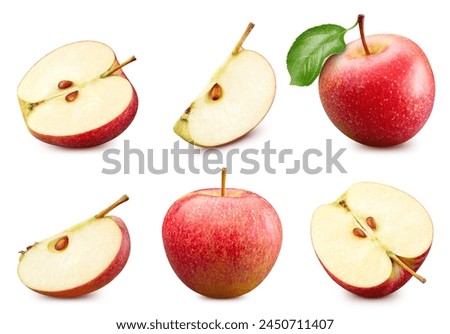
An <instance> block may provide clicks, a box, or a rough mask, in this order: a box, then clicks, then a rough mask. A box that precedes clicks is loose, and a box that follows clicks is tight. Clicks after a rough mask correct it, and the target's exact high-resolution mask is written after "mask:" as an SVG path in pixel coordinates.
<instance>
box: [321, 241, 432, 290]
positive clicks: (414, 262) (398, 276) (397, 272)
mask: <svg viewBox="0 0 450 334" xmlns="http://www.w3.org/2000/svg"><path fill="white" fill-rule="evenodd" d="M430 248H431V246H430V247H429V248H428V250H427V251H426V252H425V253H423V254H422V255H421V256H418V257H416V258H414V259H408V258H400V259H401V260H402V261H403V262H404V263H405V264H406V265H407V266H408V267H410V268H411V269H412V270H413V271H415V272H417V270H418V269H419V268H420V266H421V265H422V263H423V262H424V261H425V259H426V257H427V255H428V253H429V251H430ZM319 261H320V259H319ZM320 263H321V264H322V267H323V268H324V269H325V271H326V272H327V274H328V275H329V276H330V277H331V278H332V279H333V281H335V282H336V283H337V284H339V285H340V286H341V287H343V288H344V289H346V290H347V291H350V292H352V293H354V294H355V295H358V296H361V297H365V298H381V297H384V296H387V295H389V294H391V293H393V292H395V291H397V290H398V289H400V288H401V287H402V286H403V285H405V284H406V282H408V281H409V280H410V279H411V277H412V276H411V275H410V274H409V273H408V272H407V271H406V270H405V269H403V268H401V267H400V266H399V265H398V264H397V263H395V262H393V263H392V273H391V276H390V277H389V279H388V280H386V281H385V282H383V283H381V284H379V285H377V286H373V287H370V288H365V287H358V286H353V285H350V284H347V283H345V282H343V281H342V280H340V279H339V278H337V277H336V276H335V275H333V274H332V273H331V272H330V271H329V270H328V269H327V268H326V267H325V266H324V264H323V263H322V261H320Z"/></svg>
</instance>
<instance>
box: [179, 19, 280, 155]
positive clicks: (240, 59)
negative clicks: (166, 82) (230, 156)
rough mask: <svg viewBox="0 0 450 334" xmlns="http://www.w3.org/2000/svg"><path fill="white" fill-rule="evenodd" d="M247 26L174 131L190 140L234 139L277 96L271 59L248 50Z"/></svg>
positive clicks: (215, 142)
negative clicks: (246, 45)
mask: <svg viewBox="0 0 450 334" xmlns="http://www.w3.org/2000/svg"><path fill="white" fill-rule="evenodd" d="M253 26H254V24H253V23H250V24H249V25H248V27H247V30H246V31H245V33H244V34H243V36H242V37H241V39H240V40H239V42H238V43H237V45H236V46H235V48H234V49H233V51H232V53H231V55H230V56H229V57H228V58H227V59H226V61H225V62H224V64H223V65H222V66H221V67H220V68H219V69H218V70H217V71H216V73H215V74H214V75H213V76H212V77H211V79H210V80H209V82H208V84H207V85H206V86H205V88H204V90H203V91H202V92H201V93H200V94H199V95H198V97H197V98H196V99H195V100H194V101H193V102H192V103H191V105H190V106H189V107H188V108H187V109H186V111H185V112H184V113H183V114H182V115H181V117H180V119H179V120H178V121H177V122H176V123H175V126H174V131H175V133H176V134H178V135H179V136H180V137H181V138H183V139H184V140H186V141H187V142H189V143H192V144H194V145H197V146H203V147H214V146H220V145H224V144H227V143H229V142H232V141H234V140H236V139H238V138H240V137H242V136H244V135H245V134H247V133H248V132H250V131H251V130H252V129H253V128H255V127H256V126H257V125H258V124H259V123H260V122H261V120H262V119H263V118H264V117H265V115H266V114H267V112H268V111H269V109H270V107H271V106H272V102H273V100H274V97H275V90H276V81H275V74H274V71H273V69H272V67H271V65H270V64H269V62H268V61H267V60H266V59H265V58H264V57H263V56H262V55H261V54H259V53H257V52H255V51H252V50H245V49H243V48H242V44H243V42H244V41H245V39H246V37H247V36H248V34H249V33H250V31H251V30H252V28H253Z"/></svg>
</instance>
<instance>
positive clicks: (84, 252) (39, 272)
mask: <svg viewBox="0 0 450 334" xmlns="http://www.w3.org/2000/svg"><path fill="white" fill-rule="evenodd" d="M127 200H128V196H126V195H124V196H122V197H121V198H120V199H119V200H118V201H116V202H115V203H113V204H112V205H110V206H109V207H108V208H106V209H105V210H103V211H101V212H100V213H98V214H97V215H95V216H93V217H91V218H90V219H88V220H86V221H84V222H82V223H80V224H77V225H75V226H73V227H71V228H69V229H67V230H65V231H63V232H61V233H58V234H56V235H54V236H52V237H50V238H47V239H44V240H42V241H40V242H37V243H35V244H34V245H32V246H29V247H27V249H26V250H24V251H21V252H20V253H21V256H20V260H19V266H18V269H17V272H18V275H19V278H20V280H21V281H22V282H23V283H24V284H25V285H26V286H27V287H28V288H30V289H31V290H34V291H36V292H38V293H41V294H44V295H47V296H52V297H64V298H68V297H78V296H81V295H85V294H87V293H90V292H93V291H95V290H98V289H100V288H102V287H104V286H105V285H106V284H108V283H110V282H111V281H112V280H113V279H114V278H115V277H116V276H117V275H118V274H119V273H120V272H121V271H122V269H123V268H124V267H125V265H126V263H127V261H128V257H129V255H130V245H131V243H130V236H129V233H128V229H127V227H126V226H125V224H124V222H123V221H122V220H121V219H120V218H118V217H115V216H106V214H107V213H108V212H109V211H110V210H112V209H113V208H115V207H116V206H118V205H119V204H121V203H123V202H125V201H127Z"/></svg>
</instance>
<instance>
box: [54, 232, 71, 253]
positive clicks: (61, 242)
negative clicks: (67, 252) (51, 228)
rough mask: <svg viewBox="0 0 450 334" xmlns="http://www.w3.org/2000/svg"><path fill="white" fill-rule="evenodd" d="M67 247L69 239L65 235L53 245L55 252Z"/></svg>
mask: <svg viewBox="0 0 450 334" xmlns="http://www.w3.org/2000/svg"><path fill="white" fill-rule="evenodd" d="M67 246H69V237H68V236H67V235H66V236H64V237H62V238H61V239H59V240H58V241H57V242H56V243H55V249H56V250H57V251H62V250H64V249H66V248H67Z"/></svg>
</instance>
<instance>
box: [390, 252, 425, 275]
mask: <svg viewBox="0 0 450 334" xmlns="http://www.w3.org/2000/svg"><path fill="white" fill-rule="evenodd" d="M387 255H388V256H389V257H390V258H391V259H392V261H394V262H395V263H397V264H398V265H399V266H400V267H402V268H403V269H405V270H406V271H407V272H408V273H409V274H410V275H411V276H414V277H415V278H417V279H418V280H419V281H420V282H422V283H425V282H426V279H425V278H424V277H422V276H420V275H419V274H417V273H416V272H415V271H414V270H412V269H411V268H410V267H408V266H407V265H406V264H405V262H403V261H402V260H400V259H399V257H398V256H397V255H395V254H394V253H392V252H391V251H388V252H387Z"/></svg>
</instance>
